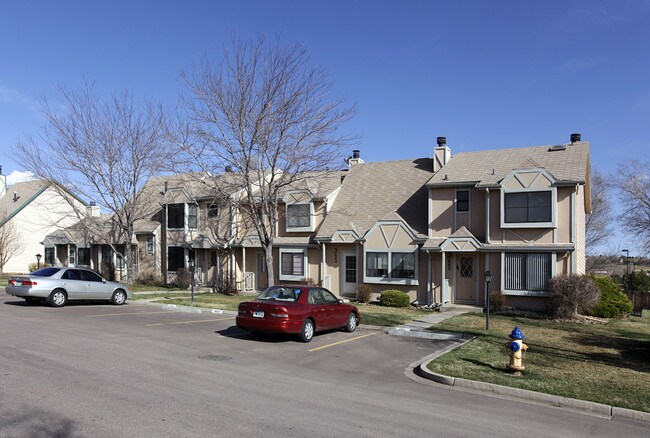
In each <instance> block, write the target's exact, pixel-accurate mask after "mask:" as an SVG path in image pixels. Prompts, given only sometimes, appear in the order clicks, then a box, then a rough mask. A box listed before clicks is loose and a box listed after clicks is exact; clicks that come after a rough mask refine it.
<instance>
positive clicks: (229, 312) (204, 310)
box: [132, 300, 237, 316]
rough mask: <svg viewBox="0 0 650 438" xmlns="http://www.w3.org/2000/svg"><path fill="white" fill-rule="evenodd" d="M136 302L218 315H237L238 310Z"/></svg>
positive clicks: (151, 301)
mask: <svg viewBox="0 0 650 438" xmlns="http://www.w3.org/2000/svg"><path fill="white" fill-rule="evenodd" d="M132 302H134V301H132ZM135 302H137V303H142V304H146V305H148V306H151V305H153V306H159V307H160V308H161V309H162V310H169V311H171V312H185V313H212V314H217V315H231V316H235V315H237V312H235V311H233V310H221V309H213V308H208V307H191V306H179V305H178V304H162V303H161V302H160V301H156V300H137V301H135Z"/></svg>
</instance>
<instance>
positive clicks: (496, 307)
mask: <svg viewBox="0 0 650 438" xmlns="http://www.w3.org/2000/svg"><path fill="white" fill-rule="evenodd" d="M505 305H506V297H505V296H504V295H502V294H501V293H499V292H492V293H491V294H490V311H493V312H500V311H502V310H503V309H504V307H505Z"/></svg>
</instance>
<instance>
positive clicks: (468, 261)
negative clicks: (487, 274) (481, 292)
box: [455, 254, 478, 304]
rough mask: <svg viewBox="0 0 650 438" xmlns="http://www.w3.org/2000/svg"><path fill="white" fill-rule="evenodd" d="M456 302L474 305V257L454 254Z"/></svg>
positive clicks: (475, 271)
mask: <svg viewBox="0 0 650 438" xmlns="http://www.w3.org/2000/svg"><path fill="white" fill-rule="evenodd" d="M455 259H456V260H455V261H456V302H457V303H465V304H476V302H477V300H476V297H477V293H476V289H477V283H476V278H477V277H476V275H477V270H478V266H477V265H476V255H474V254H456V255H455Z"/></svg>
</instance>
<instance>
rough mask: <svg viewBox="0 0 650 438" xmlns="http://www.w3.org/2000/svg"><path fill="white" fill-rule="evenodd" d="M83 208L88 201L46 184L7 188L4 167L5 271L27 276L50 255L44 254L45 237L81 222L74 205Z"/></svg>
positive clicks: (0, 230) (0, 191) (1, 228)
mask: <svg viewBox="0 0 650 438" xmlns="http://www.w3.org/2000/svg"><path fill="white" fill-rule="evenodd" d="M70 202H72V203H73V204H77V207H78V208H83V206H84V205H85V203H84V201H82V200H81V199H78V198H77V197H75V195H74V194H72V193H71V192H69V191H67V190H66V189H64V188H62V187H60V186H56V185H55V184H54V183H51V182H48V181H45V180H31V181H23V182H17V183H14V184H11V185H7V177H6V176H5V175H3V174H2V167H1V166H0V245H1V247H0V253H1V255H0V258H2V259H3V265H4V266H2V271H3V272H6V273H18V274H22V273H27V272H29V269H30V266H32V265H34V266H38V265H39V264H41V263H44V262H45V259H47V258H48V256H49V255H50V254H49V252H46V253H45V254H44V253H43V246H42V245H41V239H42V236H44V235H46V234H48V233H52V232H56V231H59V230H63V229H65V228H66V227H68V226H70V225H72V224H74V223H75V222H77V221H78V217H77V216H76V215H75V213H74V212H75V209H74V208H73V207H72V205H71V204H70Z"/></svg>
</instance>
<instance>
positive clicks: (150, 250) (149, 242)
mask: <svg viewBox="0 0 650 438" xmlns="http://www.w3.org/2000/svg"><path fill="white" fill-rule="evenodd" d="M153 239H154V236H147V254H153V243H154V240H153Z"/></svg>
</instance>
